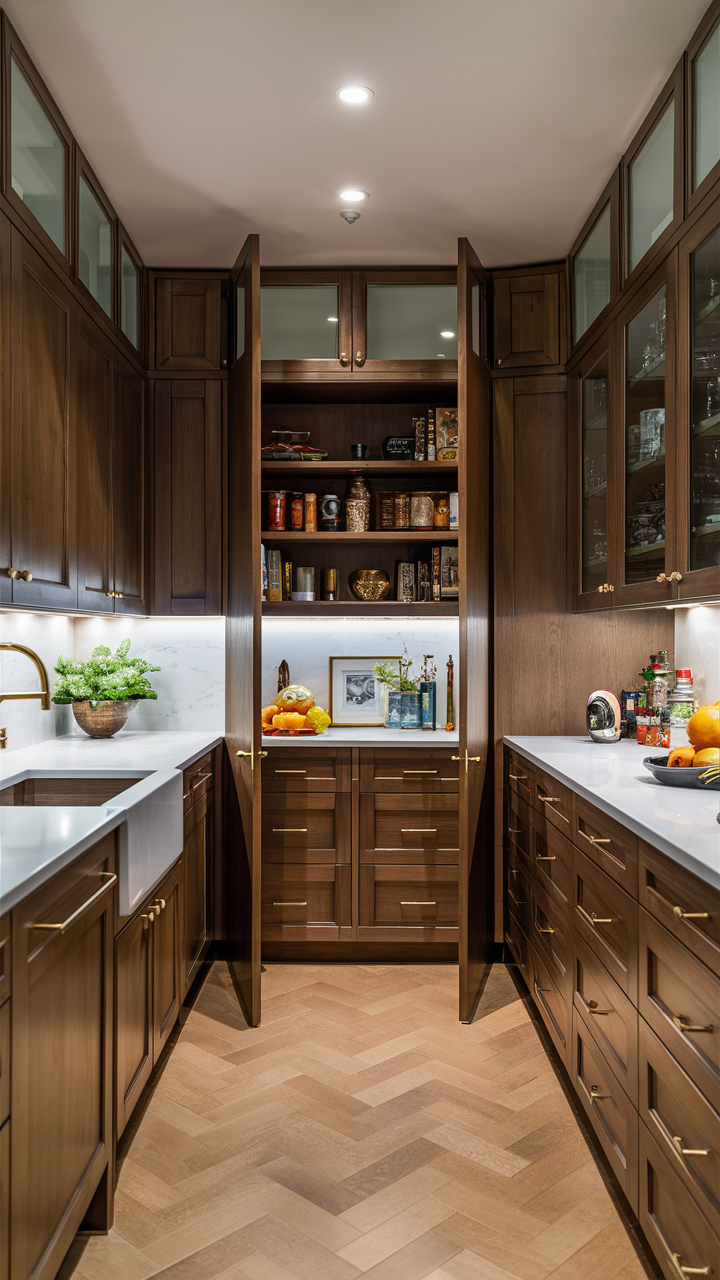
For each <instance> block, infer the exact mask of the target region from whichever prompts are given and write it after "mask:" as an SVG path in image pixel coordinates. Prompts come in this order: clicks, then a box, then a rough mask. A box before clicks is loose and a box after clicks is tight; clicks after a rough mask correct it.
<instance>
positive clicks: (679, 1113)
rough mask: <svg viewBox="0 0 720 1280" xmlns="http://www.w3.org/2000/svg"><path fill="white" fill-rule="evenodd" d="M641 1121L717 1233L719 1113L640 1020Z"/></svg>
mask: <svg viewBox="0 0 720 1280" xmlns="http://www.w3.org/2000/svg"><path fill="white" fill-rule="evenodd" d="M639 1109H640V1117H641V1119H642V1120H644V1122H645V1124H646V1125H647V1127H648V1129H649V1130H650V1132H651V1133H652V1135H653V1137H654V1138H655V1139H656V1140H657V1142H658V1143H659V1145H660V1147H661V1148H662V1149H663V1151H664V1152H665V1155H666V1156H667V1157H668V1159H669V1161H670V1163H671V1164H672V1165H673V1167H674V1169H675V1172H676V1173H678V1174H679V1175H680V1177H681V1178H682V1179H683V1182H684V1183H685V1185H686V1186H687V1188H688V1190H689V1191H690V1192H691V1194H692V1195H693V1196H694V1197H695V1199H697V1200H698V1203H699V1204H700V1205H701V1207H702V1209H703V1211H704V1213H705V1214H706V1215H707V1217H708V1218H709V1219H710V1221H711V1223H712V1225H713V1227H714V1228H715V1230H716V1231H718V1232H720V1115H718V1113H717V1111H715V1110H713V1108H712V1107H711V1106H710V1104H709V1102H707V1100H706V1099H705V1098H704V1097H703V1095H702V1094H701V1093H700V1090H699V1089H697V1088H696V1087H695V1085H694V1084H693V1082H692V1080H691V1079H690V1077H689V1076H688V1075H687V1074H686V1073H685V1072H684V1071H683V1069H682V1067H681V1066H679V1065H678V1063H677V1062H676V1061H675V1059H674V1058H673V1056H672V1054H670V1053H668V1051H667V1049H666V1048H665V1046H664V1044H663V1043H662V1042H661V1041H660V1040H658V1038H657V1036H656V1035H655V1033H654V1032H653V1031H651V1030H650V1028H649V1026H648V1025H647V1023H646V1022H643V1021H642V1020H641V1022H640V1108H639Z"/></svg>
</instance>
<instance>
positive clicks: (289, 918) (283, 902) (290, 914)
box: [262, 865, 350, 926]
mask: <svg viewBox="0 0 720 1280" xmlns="http://www.w3.org/2000/svg"><path fill="white" fill-rule="evenodd" d="M341 870H344V869H343V868H341ZM335 872H336V868H335V867H326V866H306V867H293V866H290V867H281V866H273V865H270V866H269V867H268V868H267V869H264V870H263V883H262V922H263V925H298V926H305V925H340V924H347V925H349V924H350V920H349V919H343V918H341V916H342V902H341V901H338V898H341V897H342V895H341V894H339V893H338V892H337V884H336V874H335Z"/></svg>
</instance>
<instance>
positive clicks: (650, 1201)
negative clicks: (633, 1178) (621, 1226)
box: [638, 1121, 720, 1280]
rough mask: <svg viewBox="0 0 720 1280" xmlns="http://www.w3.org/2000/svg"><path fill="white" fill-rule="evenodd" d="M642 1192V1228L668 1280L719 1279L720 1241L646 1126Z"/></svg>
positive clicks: (642, 1138) (642, 1136)
mask: <svg viewBox="0 0 720 1280" xmlns="http://www.w3.org/2000/svg"><path fill="white" fill-rule="evenodd" d="M639 1189H640V1195H639V1209H638V1217H639V1219H640V1225H641V1227H642V1229H643V1231H644V1232H645V1235H646V1236H647V1238H648V1241H649V1242H650V1246H651V1248H652V1250H653V1253H654V1254H655V1257H656V1259H657V1261H658V1263H659V1265H660V1269H661V1271H662V1273H663V1275H664V1276H665V1277H666V1280H677V1277H678V1275H698V1276H712V1275H713V1274H715V1272H716V1271H717V1260H718V1258H719V1257H720V1238H719V1237H718V1236H717V1235H716V1233H715V1232H714V1231H713V1229H712V1227H711V1226H710V1223H709V1222H708V1220H707V1218H706V1217H705V1215H704V1213H702V1211H701V1210H700V1208H699V1207H698V1205H697V1201H696V1197H695V1196H694V1195H693V1194H692V1193H691V1192H690V1191H689V1190H688V1188H687V1187H686V1186H685V1185H684V1184H683V1182H682V1180H681V1179H680V1178H679V1177H678V1175H677V1173H676V1172H675V1170H674V1168H673V1167H672V1165H671V1163H670V1161H669V1159H668V1158H667V1156H666V1155H665V1153H664V1151H663V1150H662V1149H661V1147H660V1146H659V1144H658V1143H657V1142H656V1141H655V1138H654V1137H653V1135H652V1134H651V1133H650V1131H649V1130H648V1128H647V1127H646V1125H645V1124H644V1123H643V1122H642V1121H641V1122H640V1177H639Z"/></svg>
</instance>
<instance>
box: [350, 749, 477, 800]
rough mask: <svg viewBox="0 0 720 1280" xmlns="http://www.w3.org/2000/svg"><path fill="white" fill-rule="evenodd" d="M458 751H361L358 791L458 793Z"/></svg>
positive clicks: (423, 793)
mask: <svg viewBox="0 0 720 1280" xmlns="http://www.w3.org/2000/svg"><path fill="white" fill-rule="evenodd" d="M452 755H459V751H458V748H457V747H456V748H454V750H452V751H440V750H434V751H426V750H424V749H423V748H418V749H417V750H416V751H402V750H397V751H393V750H387V749H385V748H382V749H380V748H378V749H377V750H375V749H372V748H369V747H366V748H361V749H360V790H361V791H363V792H367V791H375V792H379V793H382V792H390V791H396V792H397V791H402V792H404V793H407V794H412V793H413V792H415V793H419V794H422V795H425V794H432V793H434V792H447V793H448V794H451V795H452V794H453V793H454V794H457V792H458V791H459V788H460V765H459V761H457V760H452V759H451V756H452Z"/></svg>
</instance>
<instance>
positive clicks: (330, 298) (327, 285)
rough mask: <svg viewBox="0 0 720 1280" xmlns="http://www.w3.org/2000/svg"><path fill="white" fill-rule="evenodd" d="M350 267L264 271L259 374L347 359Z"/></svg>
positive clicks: (331, 365) (336, 365)
mask: <svg viewBox="0 0 720 1280" xmlns="http://www.w3.org/2000/svg"><path fill="white" fill-rule="evenodd" d="M351 298H352V287H351V282H350V273H349V272H332V271H315V272H311V271H292V272H291V271H264V272H263V273H262V276H261V287H260V350H261V355H262V362H263V377H265V378H267V377H268V376H270V377H272V374H273V372H276V373H278V374H287V373H289V372H297V373H303V372H307V373H311V372H317V371H326V372H333V371H338V370H339V369H341V368H345V369H349V368H350V366H351V364H352V318H351Z"/></svg>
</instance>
